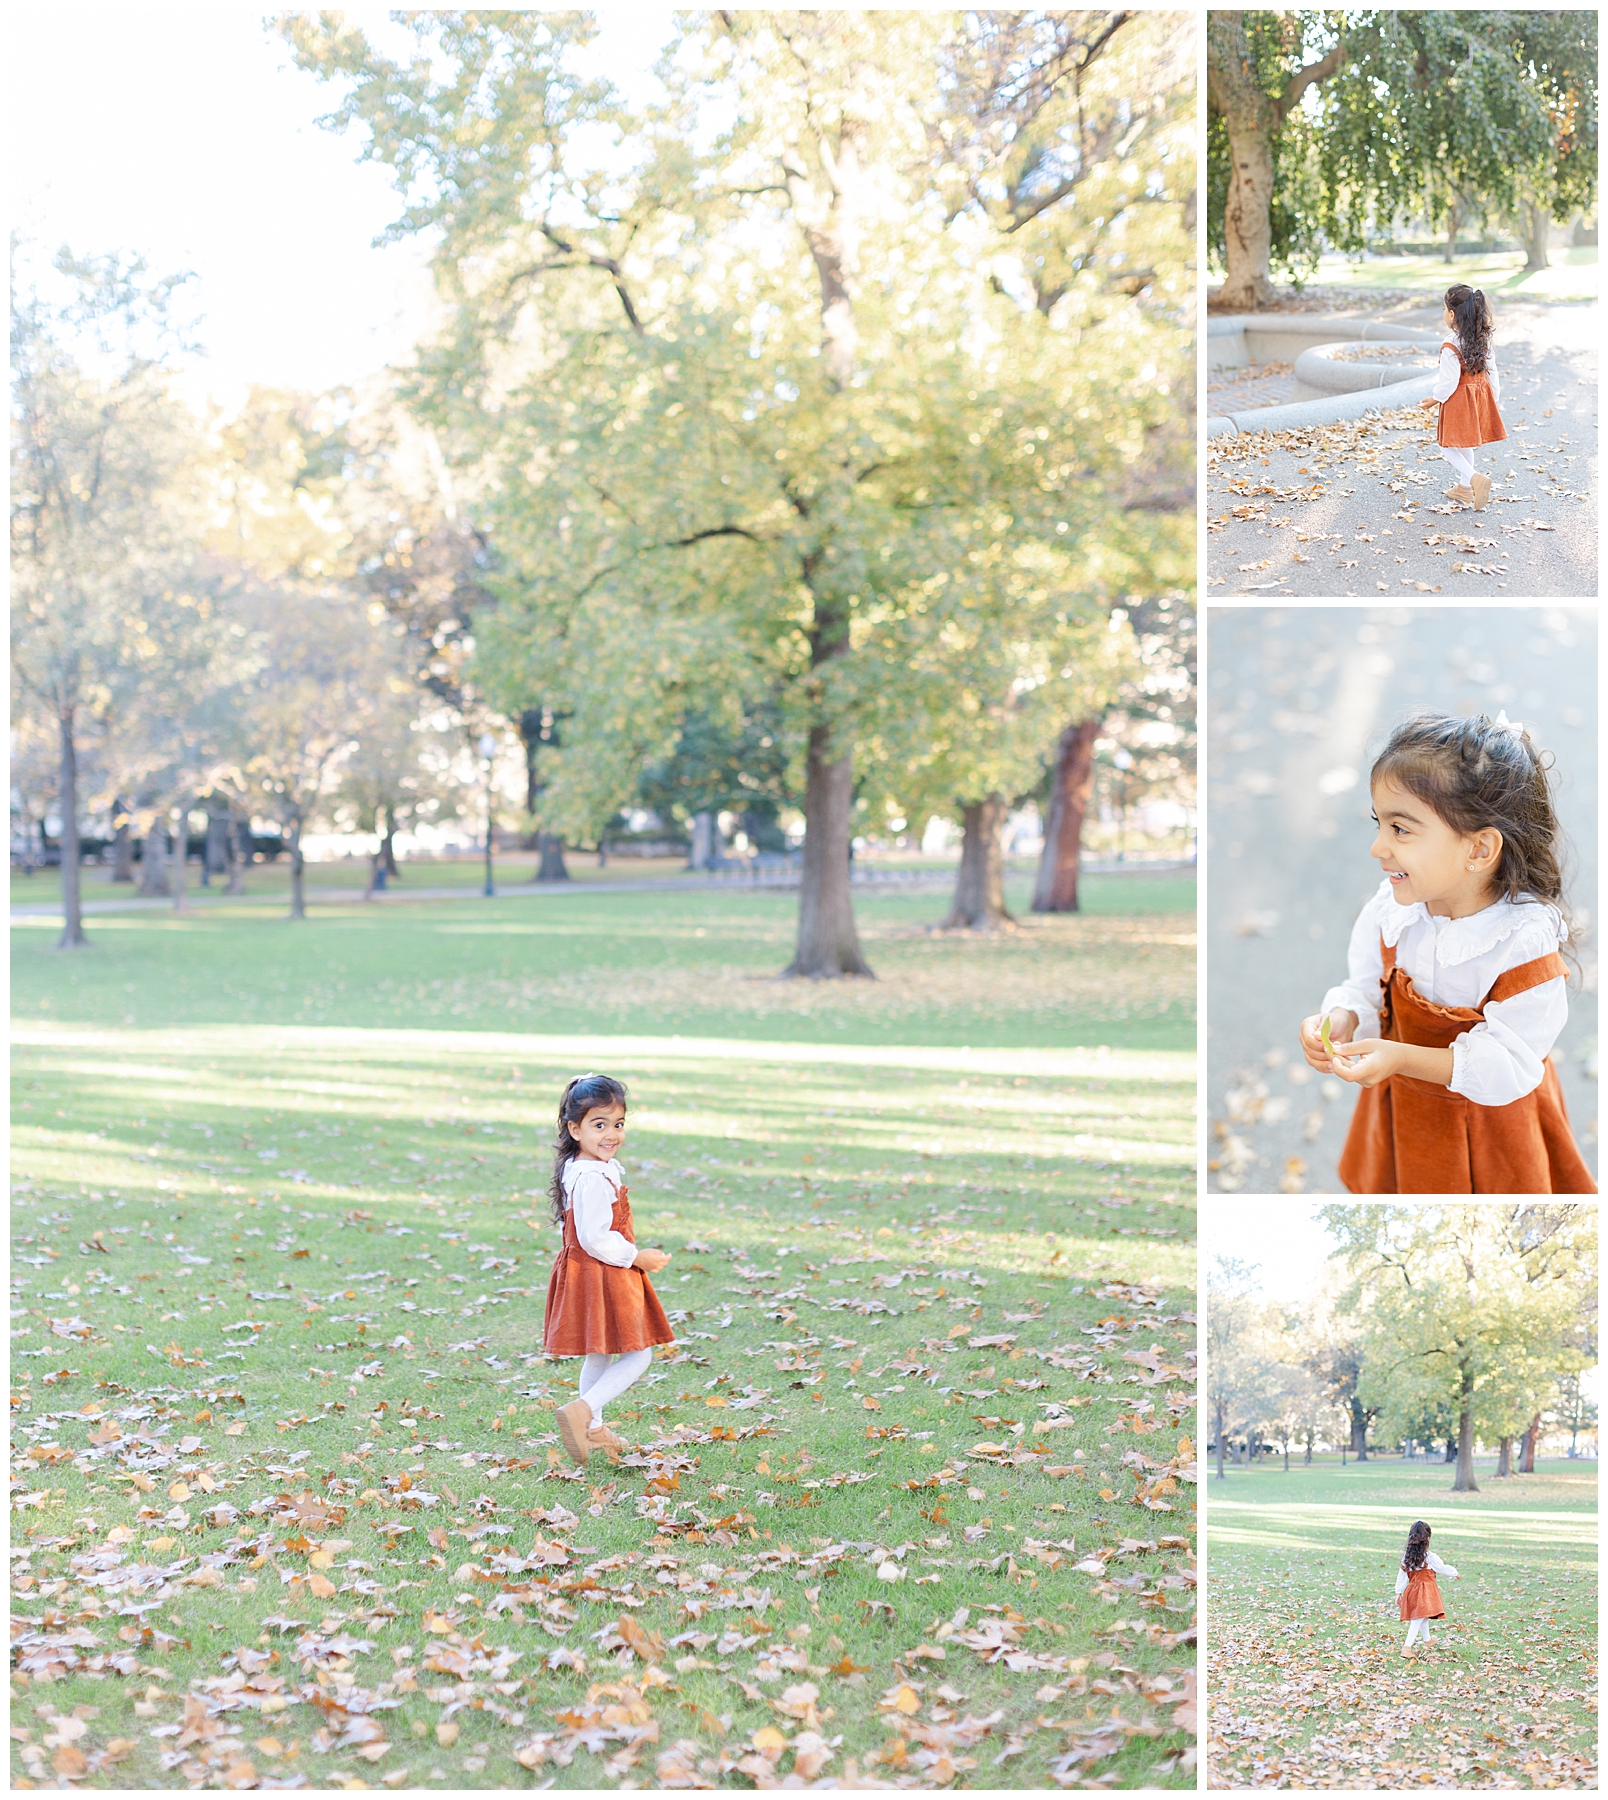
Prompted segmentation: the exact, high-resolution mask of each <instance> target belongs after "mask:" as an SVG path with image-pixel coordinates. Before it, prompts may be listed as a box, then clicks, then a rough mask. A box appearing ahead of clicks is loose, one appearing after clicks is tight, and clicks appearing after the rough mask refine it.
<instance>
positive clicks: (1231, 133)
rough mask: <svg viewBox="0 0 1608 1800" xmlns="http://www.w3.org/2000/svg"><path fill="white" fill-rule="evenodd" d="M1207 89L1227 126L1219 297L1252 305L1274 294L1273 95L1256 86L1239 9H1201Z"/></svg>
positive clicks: (1237, 306)
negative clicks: (1223, 266)
mask: <svg viewBox="0 0 1608 1800" xmlns="http://www.w3.org/2000/svg"><path fill="white" fill-rule="evenodd" d="M1206 44H1207V52H1206V68H1207V76H1206V79H1207V91H1208V92H1209V94H1210V95H1211V99H1212V104H1213V105H1214V106H1215V107H1216V108H1217V110H1218V112H1219V113H1221V114H1222V118H1223V124H1224V126H1225V127H1226V129H1227V131H1228V155H1229V175H1228V198H1227V202H1226V204H1225V207H1224V213H1223V244H1224V249H1225V251H1226V253H1227V265H1228V272H1227V276H1226V278H1225V280H1224V282H1223V286H1222V291H1221V292H1220V293H1219V294H1218V296H1217V304H1218V305H1219V306H1220V307H1223V308H1225V309H1231V310H1233V311H1236V312H1255V311H1257V310H1258V309H1259V308H1261V307H1264V306H1267V305H1269V304H1270V303H1271V302H1272V300H1273V298H1274V289H1273V282H1272V280H1271V278H1270V276H1269V264H1270V262H1271V259H1272V254H1273V216H1272V215H1273V135H1274V133H1275V132H1276V131H1277V130H1278V128H1279V123H1280V121H1279V116H1278V111H1277V109H1276V108H1275V106H1274V104H1273V100H1272V97H1271V96H1270V95H1268V94H1265V93H1264V92H1263V91H1262V87H1261V84H1260V83H1259V82H1258V81H1257V79H1256V74H1255V70H1254V66H1253V60H1252V56H1251V48H1250V44H1249V42H1248V40H1247V38H1246V35H1245V24H1244V21H1243V19H1242V18H1241V17H1240V15H1239V14H1237V13H1231V12H1217V11H1214V12H1209V13H1207V15H1206Z"/></svg>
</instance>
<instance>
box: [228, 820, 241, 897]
mask: <svg viewBox="0 0 1608 1800" xmlns="http://www.w3.org/2000/svg"><path fill="white" fill-rule="evenodd" d="M243 830H244V825H243V824H242V822H241V821H240V820H238V819H236V818H235V816H234V814H233V813H230V814H229V829H228V830H227V831H226V832H225V833H224V836H223V866H224V868H225V870H227V872H228V876H229V879H228V880H227V881H226V882H224V884H223V891H224V892H225V893H226V894H243V893H244V892H245V891H246V859H245V857H243V856H242V855H241V854H240V834H241V832H242V831H243Z"/></svg>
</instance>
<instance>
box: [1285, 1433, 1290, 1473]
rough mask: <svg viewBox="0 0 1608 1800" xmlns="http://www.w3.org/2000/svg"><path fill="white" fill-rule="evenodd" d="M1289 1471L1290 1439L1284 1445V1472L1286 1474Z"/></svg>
mask: <svg viewBox="0 0 1608 1800" xmlns="http://www.w3.org/2000/svg"><path fill="white" fill-rule="evenodd" d="M1289 1472H1290V1446H1289V1443H1288V1441H1286V1443H1285V1446H1284V1473H1285V1474H1286V1475H1288V1474H1289Z"/></svg>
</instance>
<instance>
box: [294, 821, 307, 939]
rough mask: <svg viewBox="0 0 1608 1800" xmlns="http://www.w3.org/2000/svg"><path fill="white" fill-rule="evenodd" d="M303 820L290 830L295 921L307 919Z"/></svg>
mask: <svg viewBox="0 0 1608 1800" xmlns="http://www.w3.org/2000/svg"><path fill="white" fill-rule="evenodd" d="M301 839H302V834H301V820H300V819H297V820H296V822H295V824H294V825H292V827H291V830H290V916H291V917H292V918H293V919H305V918H306V917H307V889H306V885H305V883H304V881H303V878H302V876H303V867H304V864H303V861H302V841H301Z"/></svg>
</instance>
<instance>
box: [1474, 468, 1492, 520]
mask: <svg viewBox="0 0 1608 1800" xmlns="http://www.w3.org/2000/svg"><path fill="white" fill-rule="evenodd" d="M1472 486H1473V489H1474V509H1475V511H1476V512H1480V511H1483V510H1484V507H1485V502H1486V501H1487V500H1489V499H1490V497H1491V478H1490V476H1489V475H1476V476H1475V477H1474V480H1473V483H1472Z"/></svg>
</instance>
